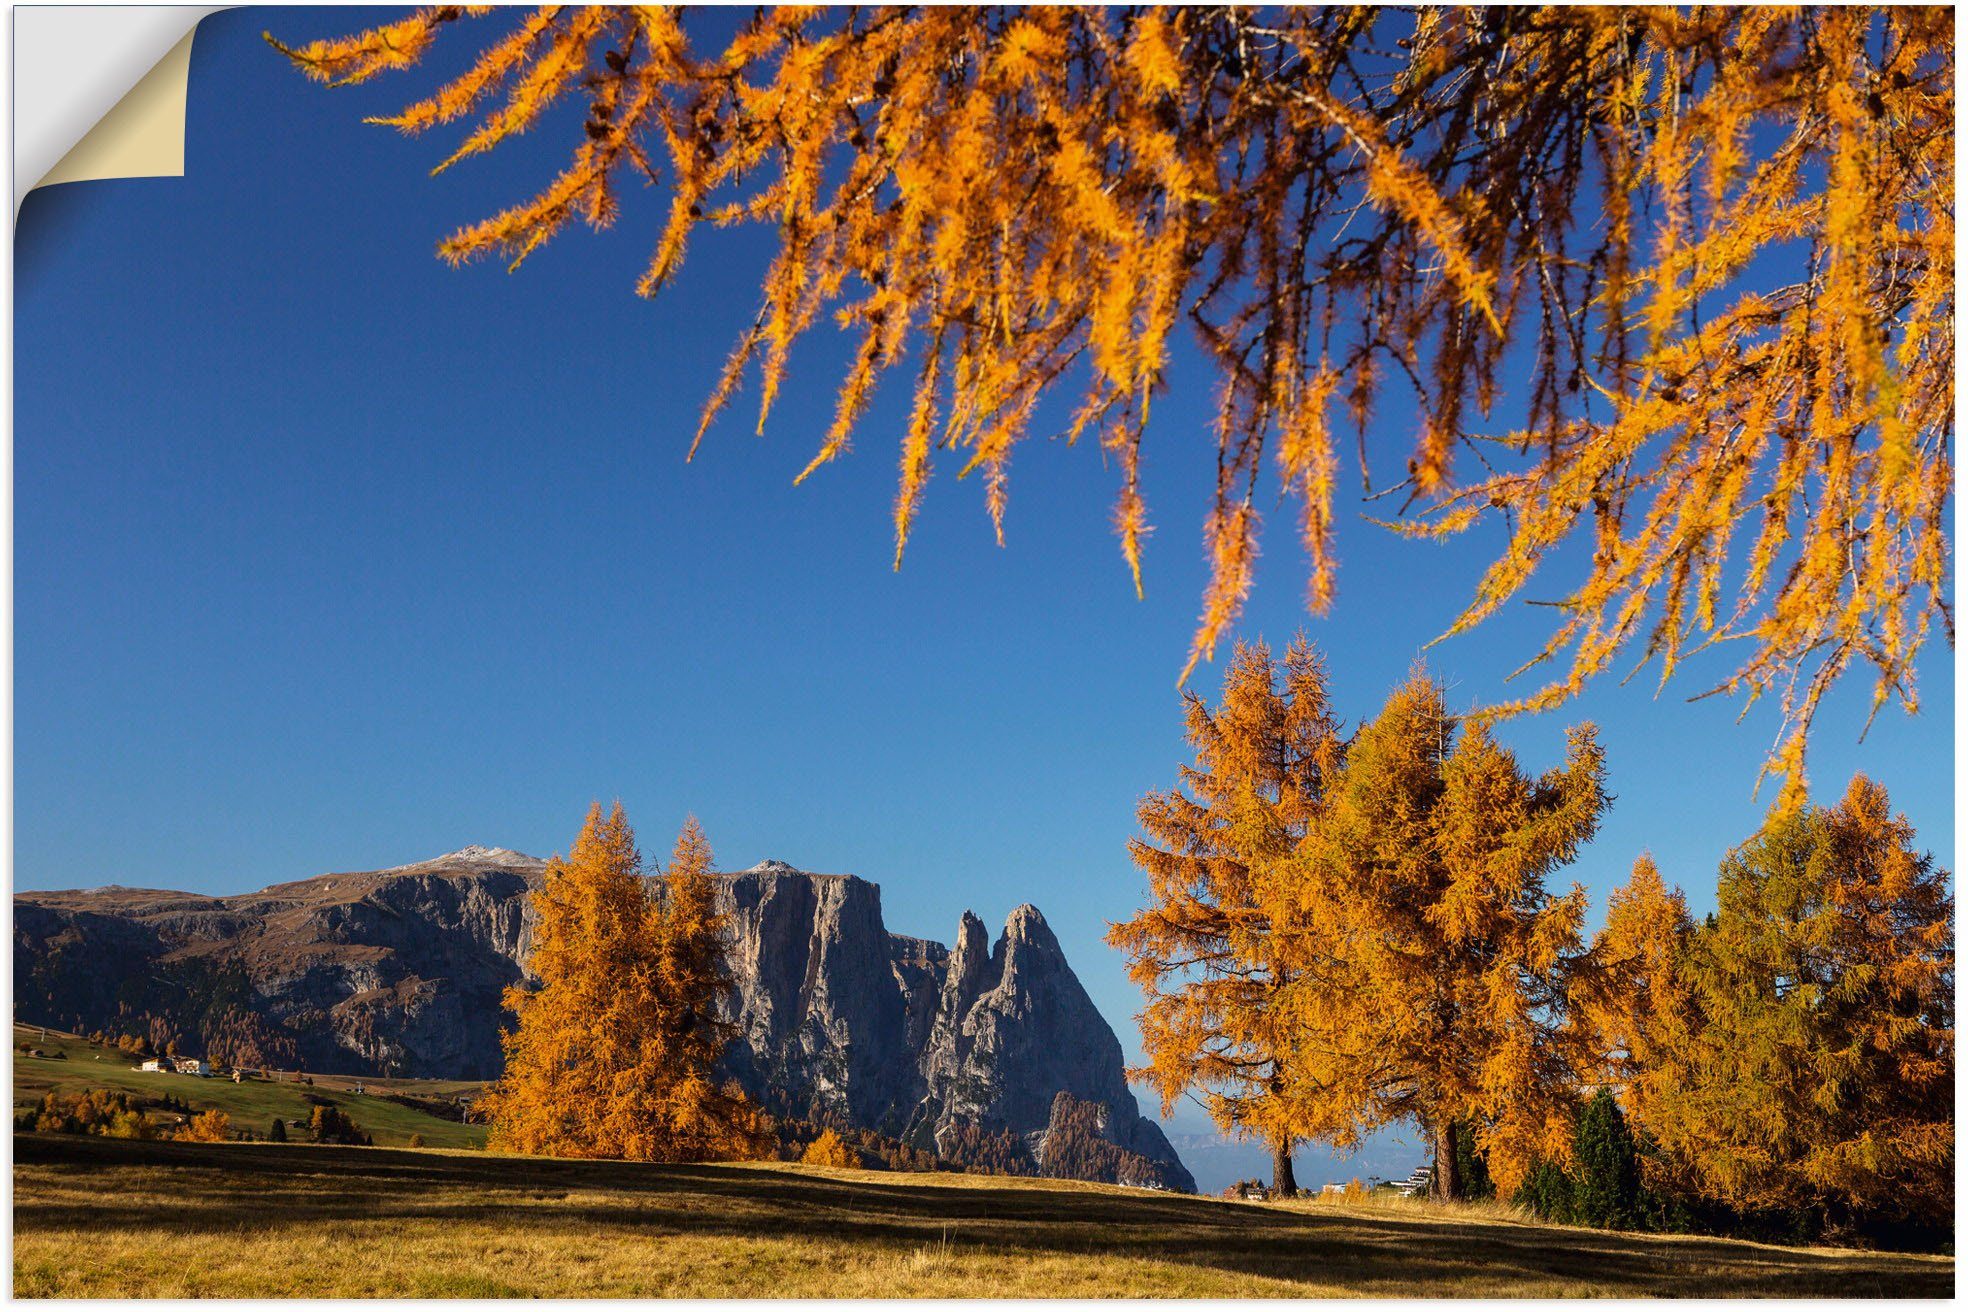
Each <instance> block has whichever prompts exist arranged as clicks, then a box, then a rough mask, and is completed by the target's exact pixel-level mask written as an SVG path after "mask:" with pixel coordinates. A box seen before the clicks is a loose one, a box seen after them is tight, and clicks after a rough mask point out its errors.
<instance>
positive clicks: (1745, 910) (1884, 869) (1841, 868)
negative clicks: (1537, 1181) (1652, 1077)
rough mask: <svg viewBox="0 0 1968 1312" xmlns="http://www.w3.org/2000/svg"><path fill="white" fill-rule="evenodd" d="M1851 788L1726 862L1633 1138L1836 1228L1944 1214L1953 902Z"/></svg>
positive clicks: (1881, 807) (1904, 838) (1758, 1206)
mask: <svg viewBox="0 0 1968 1312" xmlns="http://www.w3.org/2000/svg"><path fill="white" fill-rule="evenodd" d="M1913 844H1914V834H1913V830H1912V827H1911V826H1909V825H1908V824H1907V822H1906V820H1905V819H1904V818H1903V817H1901V816H1897V815H1895V814H1894V813H1893V811H1892V809H1891V806H1890V805H1889V803H1888V800H1887V796H1886V792H1885V790H1884V789H1883V788H1881V787H1879V785H1877V784H1875V783H1873V782H1872V781H1871V780H1869V779H1866V778H1865V777H1864V776H1858V777H1855V778H1854V779H1853V780H1852V783H1851V786H1850V788H1849V789H1848V790H1847V792H1846V794H1845V796H1844V798H1843V800H1842V801H1840V802H1839V803H1838V805H1836V806H1833V807H1828V808H1811V809H1808V810H1806V811H1803V812H1796V813H1792V814H1789V815H1779V816H1775V817H1773V818H1772V819H1771V821H1770V823H1769V824H1768V825H1766V826H1765V828H1764V829H1763V831H1762V832H1761V833H1759V834H1758V835H1757V836H1756V837H1755V838H1753V839H1751V840H1750V841H1749V842H1747V843H1745V844H1744V845H1743V846H1742V847H1740V848H1738V849H1737V850H1736V851H1735V852H1734V853H1732V854H1731V855H1730V857H1729V858H1728V860H1727V861H1725V862H1724V863H1723V866H1722V872H1721V880H1720V885H1719V888H1718V890H1717V901H1718V906H1717V910H1716V914H1715V916H1714V918H1713V920H1712V921H1710V922H1709V923H1707V924H1705V925H1704V926H1703V927H1702V928H1701V929H1699V930H1698V931H1697V932H1696V933H1695V934H1694V936H1693V938H1692V941H1691V943H1690V947H1689V951H1688V954H1687V960H1686V965H1685V967H1684V972H1685V977H1686V981H1687V986H1688V988H1689V992H1690V995H1691V999H1692V1006H1693V1011H1694V1025H1693V1028H1692V1030H1691V1032H1690V1033H1689V1034H1688V1036H1687V1038H1686V1039H1685V1040H1684V1041H1682V1042H1679V1043H1668V1044H1663V1045H1659V1048H1658V1050H1657V1051H1656V1052H1655V1053H1654V1054H1653V1056H1654V1061H1655V1063H1656V1064H1657V1066H1658V1071H1659V1073H1658V1089H1657V1091H1656V1093H1655V1096H1654V1097H1653V1098H1652V1099H1651V1100H1650V1101H1649V1103H1648V1105H1647V1106H1646V1107H1645V1109H1644V1111H1645V1115H1644V1117H1643V1123H1644V1124H1645V1125H1646V1127H1647V1129H1648V1130H1649V1131H1651V1132H1652V1134H1653V1135H1654V1136H1655V1137H1656V1138H1657V1139H1658V1140H1659V1141H1660V1143H1661V1144H1662V1146H1663V1147H1664V1148H1665V1149H1666V1150H1667V1151H1668V1153H1669V1154H1671V1155H1672V1156H1673V1157H1674V1158H1676V1159H1677V1160H1678V1161H1679V1162H1680V1163H1681V1164H1683V1165H1684V1166H1685V1167H1686V1168H1687V1169H1688V1170H1689V1172H1690V1173H1691V1174H1692V1176H1693V1178H1694V1180H1695V1181H1696V1182H1697V1184H1698V1186H1699V1187H1700V1189H1701V1190H1702V1192H1703V1193H1705V1194H1707V1195H1708V1196H1710V1197H1713V1198H1717V1199H1719V1200H1721V1201H1723V1202H1725V1203H1728V1204H1729V1205H1731V1206H1734V1207H1739V1208H1744V1209H1747V1210H1752V1211H1754V1210H1762V1209H1786V1210H1792V1211H1816V1212H1818V1213H1820V1214H1821V1215H1822V1216H1823V1217H1824V1219H1825V1220H1826V1222H1827V1223H1828V1224H1829V1225H1830V1226H1831V1227H1832V1228H1833V1229H1834V1230H1837V1229H1840V1228H1843V1227H1845V1226H1856V1225H1860V1224H1863V1223H1864V1222H1866V1221H1868V1220H1884V1221H1889V1222H1890V1221H1901V1220H1911V1221H1914V1222H1918V1223H1925V1224H1935V1223H1937V1222H1945V1221H1951V1218H1952V1217H1953V1214H1954V927H1953V919H1954V903H1953V899H1952V897H1951V896H1950V895H1949V893H1948V883H1949V878H1948V873H1947V871H1945V870H1943V869H1941V868H1939V867H1938V866H1937V865H1936V864H1935V862H1934V860H1933V858H1932V857H1931V856H1928V855H1925V854H1922V853H1920V852H1918V851H1917V850H1916V849H1915V847H1914V845H1913Z"/></svg>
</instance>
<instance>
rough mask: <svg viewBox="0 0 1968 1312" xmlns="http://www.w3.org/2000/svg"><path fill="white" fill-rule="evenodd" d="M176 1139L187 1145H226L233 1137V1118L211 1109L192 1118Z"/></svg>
mask: <svg viewBox="0 0 1968 1312" xmlns="http://www.w3.org/2000/svg"><path fill="white" fill-rule="evenodd" d="M174 1137H175V1138H177V1139H180V1140H183V1141H184V1142H186V1143H224V1142H225V1141H226V1140H227V1139H230V1138H231V1137H232V1118H231V1117H230V1116H228V1115H226V1114H225V1113H224V1112H222V1111H219V1110H218V1109H217V1108H210V1109H208V1110H206V1111H202V1112H200V1113H198V1115H196V1116H194V1117H192V1118H191V1120H190V1121H189V1122H187V1123H186V1125H185V1127H184V1128H183V1129H181V1130H179V1131H178V1132H177V1134H176V1135H175V1136H174Z"/></svg>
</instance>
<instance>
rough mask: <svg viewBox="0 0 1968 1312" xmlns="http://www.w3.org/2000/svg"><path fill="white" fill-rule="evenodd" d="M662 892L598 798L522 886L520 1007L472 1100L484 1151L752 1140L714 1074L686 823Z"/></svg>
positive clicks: (709, 979)
mask: <svg viewBox="0 0 1968 1312" xmlns="http://www.w3.org/2000/svg"><path fill="white" fill-rule="evenodd" d="M662 884H663V890H662V895H661V896H655V895H654V893H655V890H652V888H651V887H650V885H649V881H647V880H646V879H645V878H644V875H643V866H642V856H641V853H640V852H639V851H638V850H637V848H636V841H635V831H634V830H633V829H632V828H630V826H629V823H628V818H627V817H626V815H624V813H623V810H622V806H621V804H620V803H619V802H618V803H616V804H615V806H614V807H613V809H611V810H610V811H608V812H606V813H604V812H603V811H602V809H601V807H600V806H599V805H596V806H594V807H593V808H591V809H590V810H589V812H588V818H587V822H586V823H585V824H584V825H583V826H582V829H581V835H580V837H579V838H578V839H577V840H576V841H575V844H574V847H573V850H572V851H571V852H570V853H569V854H568V855H567V857H566V858H565V859H562V858H559V857H556V858H555V859H554V860H552V861H550V862H549V863H548V865H547V870H546V875H545V877H544V879H543V881H542V883H541V886H540V888H539V890H538V891H537V892H536V893H535V894H534V895H533V908H534V915H535V923H534V930H533V949H532V953H531V955H530V956H529V957H528V958H527V970H528V973H529V974H531V975H532V976H533V977H534V978H535V979H536V980H537V981H538V985H537V987H531V988H529V987H527V986H524V985H516V986H514V987H513V988H510V989H508V990H507V991H506V1006H507V1008H508V1009H509V1010H511V1011H512V1012H513V1014H514V1015H515V1017H516V1018H517V1024H516V1026H515V1028H514V1029H513V1030H512V1031H510V1032H509V1033H508V1034H507V1035H506V1037H505V1052H506V1067H505V1071H504V1073H503V1074H502V1075H501V1077H500V1079H499V1081H498V1083H497V1084H495V1085H494V1086H493V1088H492V1090H491V1092H490V1093H489V1094H488V1095H487V1097H486V1099H485V1100H484V1102H483V1104H482V1105H483V1108H484V1110H485V1112H486V1114H487V1118H488V1119H489V1120H490V1122H491V1126H492V1133H491V1138H490V1143H491V1146H492V1147H494V1148H498V1149H504V1150H508V1151H514V1152H523V1153H537V1154H542V1155H547V1156H555V1157H605V1158H626V1159H630V1160H637V1161H696V1160H703V1159H706V1158H717V1157H729V1156H738V1155H742V1154H743V1153H744V1152H746V1151H747V1150H749V1148H750V1147H751V1146H752V1141H751V1124H752V1122H751V1117H750V1111H749V1107H748V1105H747V1104H746V1103H745V1101H744V1099H743V1098H742V1097H740V1096H738V1095H737V1094H735V1093H734V1092H732V1091H729V1090H727V1089H724V1088H722V1087H720V1086H719V1085H718V1084H717V1082H716V1076H715V1071H714V1068H715V1066H716V1063H717V1060H718V1058H719V1056H720V1055H721V1054H722V1052H723V1049H724V1045H725V1044H726V1043H727V1042H728V1041H729V1039H730V1036H731V1028H730V1026H729V1025H728V1024H726V1023H724V1022H722V1021H720V1020H719V1018H718V1014H717V1006H718V1001H719V999H720V997H721V994H722V991H723V990H724V989H727V988H728V987H729V981H728V980H727V979H726V978H725V976H724V974H723V971H724V966H723V951H724V948H723V943H722V941H721V939H720V937H719V935H720V933H721V930H722V922H721V920H720V919H719V918H718V917H717V915H716V914H715V912H714V896H715V889H714V885H713V880H712V876H711V872H710V848H709V846H708V844H706V843H705V842H704V839H703V834H702V832H701V831H700V830H698V828H697V826H696V822H695V821H692V822H690V824H688V825H687V826H686V827H685V829H684V833H683V837H682V838H680V839H679V840H678V845H677V853H676V858H675V859H674V860H673V862H672V863H671V867H670V869H669V870H668V871H667V872H666V873H665V874H664V876H663V879H662Z"/></svg>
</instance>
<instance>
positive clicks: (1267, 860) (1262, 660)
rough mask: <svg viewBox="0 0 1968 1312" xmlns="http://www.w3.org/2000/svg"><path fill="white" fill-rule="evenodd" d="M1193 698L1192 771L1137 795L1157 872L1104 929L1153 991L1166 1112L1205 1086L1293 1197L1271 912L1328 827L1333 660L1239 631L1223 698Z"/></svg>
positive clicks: (1153, 1080)
mask: <svg viewBox="0 0 1968 1312" xmlns="http://www.w3.org/2000/svg"><path fill="white" fill-rule="evenodd" d="M1183 700H1184V709H1185V714H1186V719H1187V725H1188V740H1189V745H1190V746H1191V747H1192V748H1193V749H1194V751H1195V754H1196V759H1195V763H1194V764H1193V765H1185V766H1183V767H1182V768H1181V779H1182V784H1181V786H1180V787H1178V788H1173V789H1170V790H1168V791H1167V792H1159V793H1151V794H1149V795H1148V796H1147V797H1146V798H1144V799H1143V800H1142V802H1141V806H1140V808H1139V810H1138V812H1137V818H1138V820H1139V822H1140V824H1141V827H1142V829H1143V830H1144V831H1145V832H1146V834H1147V837H1145V838H1134V839H1131V840H1130V841H1129V844H1128V851H1129V854H1130V855H1131V856H1132V857H1133V858H1134V861H1135V864H1137V865H1138V866H1140V867H1141V869H1142V870H1143V871H1144V872H1145V873H1146V874H1147V876H1148V890H1149V903H1148V905H1147V906H1146V907H1144V908H1142V910H1141V911H1139V912H1138V913H1137V914H1136V915H1135V916H1134V918H1133V919H1131V920H1128V921H1126V922H1124V923H1122V924H1117V925H1114V926H1113V927H1112V928H1111V929H1110V930H1109V932H1108V935H1107V941H1108V942H1109V943H1110V944H1112V945H1113V946H1115V947H1117V948H1119V949H1120V950H1121V951H1123V952H1125V953H1126V954H1127V958H1128V974H1129V976H1130V977H1131V978H1133V980H1134V981H1135V982H1136V983H1137V984H1139V985H1140V986H1141V988H1142V990H1143V991H1144V992H1145V993H1146V994H1147V996H1148V1003H1147V1007H1146V1008H1145V1010H1143V1011H1142V1013H1141V1015H1140V1021H1141V1035H1142V1043H1143V1046H1144V1047H1145V1048H1146V1050H1147V1053H1148V1065H1147V1066H1146V1067H1144V1068H1141V1069H1140V1070H1137V1071H1134V1072H1131V1073H1132V1074H1134V1075H1136V1076H1137V1077H1139V1078H1142V1079H1145V1080H1147V1081H1148V1083H1149V1084H1150V1085H1151V1086H1152V1087H1153V1088H1154V1090H1155V1092H1156V1093H1157V1094H1159V1095H1160V1097H1161V1100H1162V1114H1163V1115H1167V1114H1168V1112H1169V1110H1170V1109H1171V1108H1172V1107H1173V1106H1174V1105H1175V1102H1176V1100H1177V1099H1178V1098H1180V1097H1182V1096H1184V1095H1185V1094H1193V1093H1200V1094H1201V1095H1202V1098H1203V1102H1204V1105H1205V1106H1206V1107H1207V1108H1208V1110H1209V1113H1210V1115H1211V1117H1212V1118H1214V1119H1215V1121H1216V1122H1217V1124H1218V1125H1220V1126H1222V1127H1223V1129H1224V1130H1226V1131H1228V1132H1229V1133H1231V1134H1234V1135H1238V1136H1244V1135H1249V1136H1253V1137H1256V1138H1258V1139H1260V1140H1262V1141H1264V1142H1266V1143H1268V1144H1269V1145H1270V1146H1271V1149H1272V1153H1273V1166H1274V1184H1275V1186H1276V1189H1277V1191H1278V1192H1279V1193H1281V1194H1286V1195H1289V1194H1291V1193H1293V1192H1294V1191H1295V1188H1296V1185H1295V1181H1294V1179H1293V1175H1292V1162H1291V1154H1292V1148H1293V1144H1294V1139H1295V1136H1294V1134H1293V1133H1292V1131H1291V1129H1290V1128H1289V1126H1288V1125H1287V1124H1286V1122H1285V1121H1284V1119H1283V1118H1282V1116H1281V1111H1282V1109H1283V1107H1284V1105H1285V1102H1284V1095H1285V1090H1286V1089H1287V1088H1288V1087H1289V1085H1290V1082H1291V1078H1292V1075H1291V1071H1290V1068H1289V1066H1288V1064H1287V1063H1286V1062H1285V1060H1284V1058H1283V1057H1282V1055H1281V1054H1282V1049H1283V1046H1284V1045H1283V1042H1282V1041H1281V1039H1280V1037H1279V1036H1278V1034H1277V1031H1276V1020H1277V1018H1276V1016H1275V1015H1274V1012H1273V1008H1274V1004H1275V999H1276V998H1277V995H1278V993H1279V991H1280V990H1281V989H1283V988H1284V987H1286V986H1287V985H1288V984H1289V983H1290V981H1291V978H1292V976H1291V973H1290V971H1289V970H1287V969H1286V968H1285V967H1284V965H1283V964H1282V962H1281V961H1280V958H1279V955H1278V951H1277V942H1276V939H1275V937H1274V935H1273V932H1272V925H1271V920H1270V912H1269V911H1268V909H1267V908H1268V907H1270V906H1271V905H1273V904H1274V903H1275V902H1276V901H1277V895H1276V893H1275V892H1274V891H1273V888H1272V885H1273V884H1274V883H1275V881H1277V880H1278V879H1280V878H1282V877H1283V875H1284V868H1285V863H1286V862H1287V860H1288V859H1289V858H1290V856H1291V855H1292V853H1293V852H1294V851H1296V850H1297V848H1298V846H1299V845H1300V844H1301V843H1302V842H1303V841H1304V840H1305V837H1306V835H1307V834H1308V833H1310V832H1311V831H1312V829H1313V828H1314V827H1315V826H1316V825H1317V823H1318V817H1319V815H1320V813H1321V811H1322V809H1323V807H1324V805H1325V802H1324V798H1325V793H1326V790H1327V788H1328V787H1329V785H1330V782H1331V780H1332V778H1333V776H1334V773H1335V772H1336V771H1337V769H1338V767H1339V761H1340V758H1341V755H1342V752H1343V745H1342V743H1341V741H1340V736H1339V727H1338V724H1337V722H1336V721H1335V720H1334V719H1333V717H1332V714H1331V711H1330V708H1329V706H1328V703H1327V697H1326V673H1325V667H1324V664H1323V662H1322V661H1321V659H1320V658H1319V656H1318V654H1317V653H1316V652H1314V651H1313V649H1312V647H1311V645H1310V644H1309V643H1308V642H1306V641H1305V639H1304V638H1303V637H1300V638H1299V639H1297V640H1295V641H1294V642H1293V643H1292V644H1291V646H1290V647H1289V648H1287V649H1286V651H1285V655H1284V659H1283V661H1282V662H1275V661H1273V659H1272V656H1271V651H1270V649H1269V648H1268V647H1266V646H1265V645H1263V644H1262V643H1257V644H1243V643H1239V644H1238V646H1237V650H1236V653H1235V655H1234V656H1233V657H1232V658H1231V661H1230V665H1229V669H1228V670H1227V671H1226V672H1225V676H1224V683H1223V695H1222V701H1221V704H1220V705H1218V706H1217V707H1216V708H1215V709H1214V710H1212V709H1211V708H1210V707H1209V706H1207V705H1206V704H1205V703H1204V702H1203V700H1202V698H1200V697H1198V696H1197V695H1195V694H1194V693H1185V694H1184V698H1183Z"/></svg>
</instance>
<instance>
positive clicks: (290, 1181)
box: [14, 1135, 1954, 1298]
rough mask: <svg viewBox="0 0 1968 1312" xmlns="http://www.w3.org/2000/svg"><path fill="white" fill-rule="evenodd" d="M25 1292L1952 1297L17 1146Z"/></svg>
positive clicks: (1665, 1241)
mask: <svg viewBox="0 0 1968 1312" xmlns="http://www.w3.org/2000/svg"><path fill="white" fill-rule="evenodd" d="M14 1191H15V1192H14V1206H15V1213H14V1293H15V1294H16V1296H21V1297H47V1296H55V1297H128V1296H168V1297H193V1296H223V1297H252V1296H259V1297H282V1296H312V1297H329V1296H335V1297H355V1296H370V1295H380V1296H392V1297H453V1296H467V1297H502V1296H519V1295H549V1296H552V1295H560V1296H609V1295H659V1296H661V1295H689V1296H697V1297H794V1296H802V1295H815V1296H820V1295H825V1296H833V1297H880V1296H912V1297H937V1296H967V1297H1023V1296H1046V1297H1089V1296H1103V1295H1133V1296H1144V1295H1148V1296H1153V1295H1166V1296H1180V1297H1194V1298H1250V1297H1274V1296H1290V1295H1354V1296H1359V1295H1437V1294H1443V1295H1448V1294H1452V1295H1459V1296H1465V1297H1484V1296H1516V1295H1536V1296H1541V1297H1559V1296H1570V1295H1592V1294H1597V1295H1678V1296H1710V1297H1730V1296H1744V1295H1791V1296H1800V1295H1814V1296H1820V1297H1824V1296H1839V1297H1861V1296H1924V1297H1946V1296H1947V1295H1948V1294H1950V1293H1951V1292H1952V1290H1953V1286H1954V1264H1953V1261H1952V1259H1950V1258H1938V1257H1913V1256H1902V1255H1892V1254H1874V1253H1860V1252H1845V1251H1835V1250H1828V1249H1793V1248H1776V1247H1769V1246H1764V1245H1757V1244H1747V1243H1736V1242H1730V1241H1725V1240H1714V1239H1694V1238H1678V1237H1677V1238H1662V1237H1648V1236H1629V1235H1610V1234H1602V1233H1596V1232H1593V1231H1586V1230H1573V1229H1565V1228H1559V1227H1551V1226H1542V1225H1534V1224H1528V1223H1525V1222H1524V1221H1522V1220H1519V1219H1516V1218H1514V1217H1512V1216H1511V1215H1509V1214H1507V1213H1504V1212H1501V1211H1491V1212H1489V1213H1485V1212H1482V1211H1477V1210H1471V1211H1467V1212H1461V1213H1444V1212H1441V1211H1438V1210H1435V1209H1431V1208H1429V1207H1426V1206H1410V1207H1404V1208H1389V1207H1384V1206H1372V1205H1369V1206H1362V1207H1352V1206H1347V1205H1344V1204H1337V1205H1336V1204H1326V1203H1314V1204H1307V1205H1303V1206H1268V1205H1265V1204H1255V1203H1231V1202H1223V1201H1219V1200H1215V1199H1202V1198H1184V1197H1173V1196H1168V1195H1161V1194H1154V1193H1148V1192H1144V1191H1139V1190H1131V1189H1118V1188H1110V1187H1107V1186H1100V1185H1082V1184H1066V1183H1059V1182H1053V1181H1038V1180H1010V1179H1003V1178H986V1177H978V1176H954V1175H905V1174H890V1173H884V1172H863V1171H830V1170H820V1169H817V1168H812V1167H802V1166H792V1165H785V1164H778V1163H759V1164H750V1165H729V1166H645V1165H637V1164H629V1163H617V1162H571V1161H549V1160H544V1159H539V1158H514V1157H499V1156H488V1155H486V1154H484V1153H482V1152H472V1151H444V1150H424V1151H409V1150H401V1149H386V1148H373V1149H361V1148H326V1147H313V1146H298V1145H287V1146H283V1145H274V1144H180V1143H140V1142H131V1141H119V1140H108V1139H95V1138H81V1137H73V1138H65V1137H55V1136H38V1135H18V1136H16V1137H15V1140H14Z"/></svg>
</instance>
